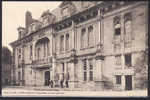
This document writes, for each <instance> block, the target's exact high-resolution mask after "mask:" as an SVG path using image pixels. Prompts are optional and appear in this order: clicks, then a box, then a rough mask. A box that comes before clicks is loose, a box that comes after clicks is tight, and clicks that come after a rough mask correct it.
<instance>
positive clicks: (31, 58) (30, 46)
mask: <svg viewBox="0 0 150 100" xmlns="http://www.w3.org/2000/svg"><path fill="white" fill-rule="evenodd" d="M30 59H32V45H31V46H30Z"/></svg>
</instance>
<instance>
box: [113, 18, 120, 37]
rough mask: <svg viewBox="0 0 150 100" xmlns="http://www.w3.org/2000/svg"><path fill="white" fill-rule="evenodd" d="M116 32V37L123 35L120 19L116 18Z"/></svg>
mask: <svg viewBox="0 0 150 100" xmlns="http://www.w3.org/2000/svg"><path fill="white" fill-rule="evenodd" d="M114 28H115V29H114V30H115V36H119V35H120V34H121V24H120V17H118V16H117V17H115V18H114Z"/></svg>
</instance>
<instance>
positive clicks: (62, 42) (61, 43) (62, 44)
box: [60, 36, 64, 51]
mask: <svg viewBox="0 0 150 100" xmlns="http://www.w3.org/2000/svg"><path fill="white" fill-rule="evenodd" d="M60 51H64V36H61V37H60Z"/></svg>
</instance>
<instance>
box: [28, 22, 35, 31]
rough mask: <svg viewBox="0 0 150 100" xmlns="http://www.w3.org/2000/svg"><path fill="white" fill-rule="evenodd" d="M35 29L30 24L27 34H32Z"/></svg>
mask: <svg viewBox="0 0 150 100" xmlns="http://www.w3.org/2000/svg"><path fill="white" fill-rule="evenodd" d="M35 30H36V29H35V24H31V25H30V26H29V33H31V32H33V31H35Z"/></svg>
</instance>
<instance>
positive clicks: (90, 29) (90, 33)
mask: <svg viewBox="0 0 150 100" xmlns="http://www.w3.org/2000/svg"><path fill="white" fill-rule="evenodd" d="M93 45H94V34H93V26H89V27H88V46H93Z"/></svg>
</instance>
